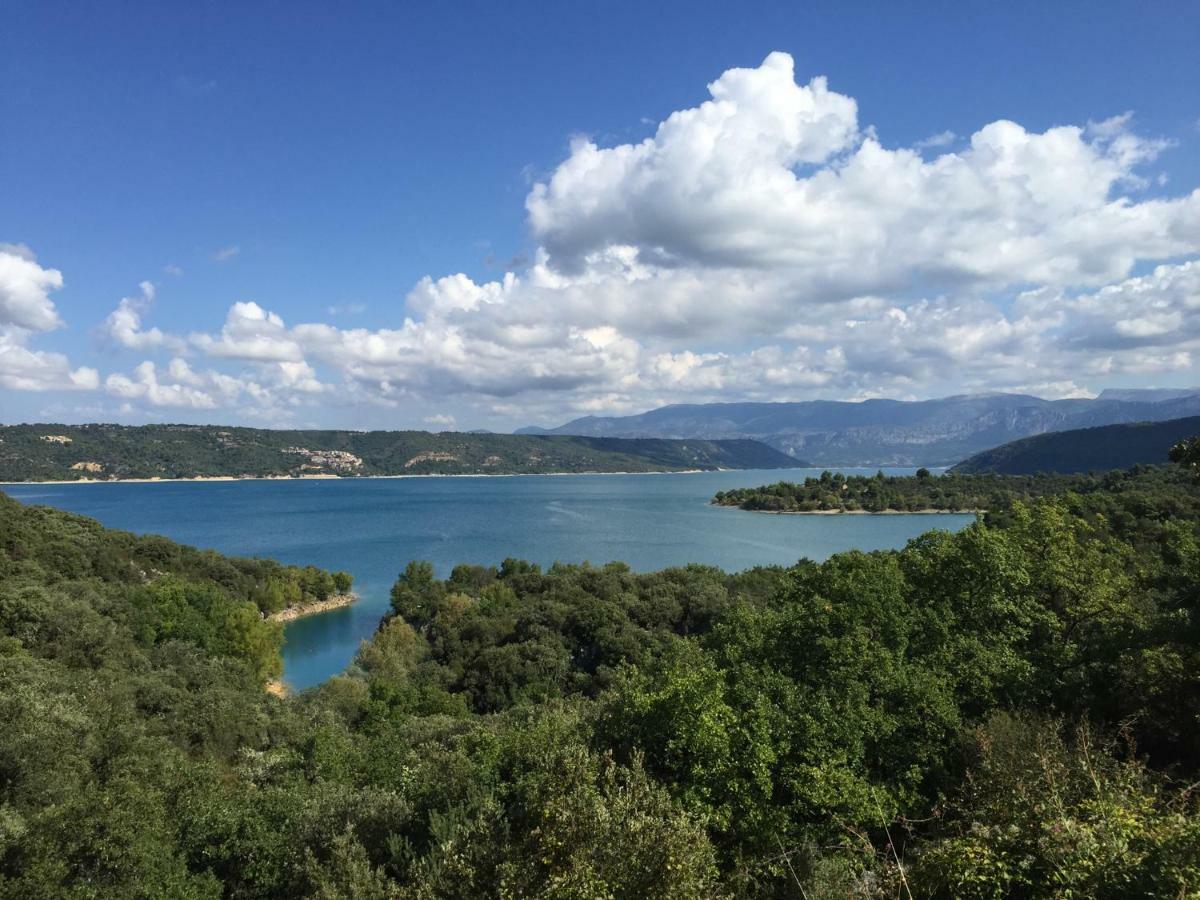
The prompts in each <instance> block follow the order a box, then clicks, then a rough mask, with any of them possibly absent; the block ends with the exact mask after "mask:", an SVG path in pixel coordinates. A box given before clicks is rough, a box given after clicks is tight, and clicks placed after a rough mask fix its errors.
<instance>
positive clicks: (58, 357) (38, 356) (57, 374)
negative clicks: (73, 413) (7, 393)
mask: <svg viewBox="0 0 1200 900" xmlns="http://www.w3.org/2000/svg"><path fill="white" fill-rule="evenodd" d="M27 338H28V332H25V331H23V330H22V329H18V328H6V327H2V326H0V387H3V388H7V389H9V390H14V391H90V390H95V389H96V388H97V387H99V385H100V375H99V373H98V372H97V371H96V370H95V369H92V368H89V367H87V366H81V367H79V368H75V369H72V368H71V364H70V362H69V361H68V360H67V357H66V356H64V355H63V354H61V353H51V352H48V351H42V350H31V349H29V347H28V346H26V343H27Z"/></svg>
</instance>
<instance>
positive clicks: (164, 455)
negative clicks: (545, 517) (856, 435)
mask: <svg viewBox="0 0 1200 900" xmlns="http://www.w3.org/2000/svg"><path fill="white" fill-rule="evenodd" d="M800 465H803V463H801V462H799V461H798V460H795V459H793V458H792V457H790V456H787V455H786V454H784V453H781V452H780V451H778V450H774V449H772V448H771V447H768V446H766V445H765V444H761V443H759V442H757V441H753V440H722V441H708V440H686V441H683V440H661V439H640V440H626V439H617V438H595V437H562V436H525V435H506V434H463V433H459V432H441V433H432V432H427V431H276V430H268V429H260V428H232V427H221V426H213V425H142V426H122V425H6V426H0V482H2V481H60V480H78V479H85V478H86V479H102V480H110V479H123V478H196V477H222V476H225V477H287V476H301V475H306V476H314V475H338V476H363V475H433V474H437V475H469V474H493V475H499V474H538V473H547V472H666V471H681V470H687V469H772V468H785V467H789V466H800Z"/></svg>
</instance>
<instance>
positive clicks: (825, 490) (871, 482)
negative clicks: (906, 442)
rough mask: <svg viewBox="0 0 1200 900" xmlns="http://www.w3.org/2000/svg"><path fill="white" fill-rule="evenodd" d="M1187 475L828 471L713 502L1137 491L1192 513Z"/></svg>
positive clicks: (775, 505)
mask: <svg viewBox="0 0 1200 900" xmlns="http://www.w3.org/2000/svg"><path fill="white" fill-rule="evenodd" d="M1185 480H1186V476H1185V474H1184V473H1182V472H1180V471H1179V470H1178V469H1176V468H1171V467H1167V466H1159V467H1151V466H1140V467H1135V468H1132V469H1129V470H1127V471H1117V472H1103V473H1099V474H1086V475H1056V474H1045V473H1042V474H1037V475H959V474H955V473H953V472H951V473H947V474H946V475H942V476H937V477H935V476H933V475H931V474H930V473H929V471H928V470H927V469H920V470H918V471H917V474H916V476H915V477H908V476H895V475H892V476H888V475H884V474H883V473H882V472H878V473H876V474H875V475H873V476H867V475H843V474H841V473H840V472H822V473H821V475H820V477H817V478H806V479H804V481H803V482H800V483H796V482H791V481H780V482H777V483H776V484H768V485H763V486H761V487H752V488H735V489H734V490H730V491H719V492H717V494H716V496H715V497H713V503H715V504H717V505H719V506H736V507H738V508H740V509H748V510H754V511H756V512H787V513H820V512H826V513H839V512H872V513H878V512H924V511H936V512H984V511H987V510H1002V509H1004V508H1006V507H1008V506H1009V505H1011V504H1012V503H1013V502H1014V501H1018V500H1021V501H1026V502H1028V501H1031V500H1035V499H1037V498H1039V497H1049V496H1063V495H1067V494H1080V495H1089V494H1094V493H1098V492H1099V493H1109V492H1114V491H1115V492H1118V493H1119V492H1123V491H1128V490H1132V491H1136V492H1138V493H1146V492H1151V493H1153V494H1163V495H1165V497H1164V499H1165V498H1166V497H1170V496H1175V497H1178V498H1179V500H1180V502H1184V503H1187V504H1188V509H1189V511H1190V512H1193V513H1200V509H1195V508H1194V507H1193V505H1192V504H1191V503H1190V495H1189V493H1188V491H1187V490H1186V488H1185V486H1184V482H1185Z"/></svg>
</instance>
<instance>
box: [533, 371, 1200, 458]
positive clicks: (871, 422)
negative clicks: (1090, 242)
mask: <svg viewBox="0 0 1200 900" xmlns="http://www.w3.org/2000/svg"><path fill="white" fill-rule="evenodd" d="M1114 393H1117V394H1119V397H1117V398H1107V399H1106V398H1105V397H1104V396H1103V395H1101V396H1100V397H1097V398H1096V399H1094V400H1093V399H1069V400H1043V399H1042V398H1040V397H1034V396H1031V395H1026V394H1000V393H997V394H966V395H959V396H954V397H943V398H940V399H936V400H919V401H906V400H865V401H862V402H858V403H852V402H845V401H833V400H808V401H801V402H796V403H706V404H678V405H673V406H664V407H660V408H659V409H653V410H650V411H648V412H645V413H641V414H640V415H634V416H617V417H604V416H586V417H584V418H581V419H576V420H574V421H572V422H568V423H566V424H565V425H561V426H559V427H557V428H551V429H544V428H523V429H520V431H519V432H518V433H520V434H557V435H567V434H570V435H584V436H607V437H661V438H677V439H693V438H704V439H709V440H716V439H727V438H751V439H754V440H759V441H762V442H764V443H766V444H769V445H771V446H772V447H774V448H776V449H777V450H780V451H782V452H784V453H787V454H790V455H792V456H795V457H797V458H801V457H802V458H804V459H806V460H809V461H810V462H811V463H812V464H813V465H816V466H837V465H843V466H886V465H894V466H904V465H925V466H941V465H953V464H954V463H957V462H959V461H960V460H963V459H965V458H967V457H969V456H972V455H974V454H976V453H979V452H981V451H983V450H987V449H990V448H992V447H997V446H999V445H1001V444H1006V443H1009V442H1011V441H1013V440H1017V439H1019V438H1023V437H1029V436H1032V435H1036V434H1043V433H1046V432H1052V431H1064V430H1067V429H1073V428H1086V427H1091V426H1098V425H1113V424H1120V423H1127V422H1145V421H1165V420H1167V419H1177V418H1182V417H1185V416H1191V415H1200V391H1190V392H1184V393H1183V394H1182V396H1178V395H1177V392H1175V391H1157V390H1146V391H1142V390H1122V391H1119V392H1114Z"/></svg>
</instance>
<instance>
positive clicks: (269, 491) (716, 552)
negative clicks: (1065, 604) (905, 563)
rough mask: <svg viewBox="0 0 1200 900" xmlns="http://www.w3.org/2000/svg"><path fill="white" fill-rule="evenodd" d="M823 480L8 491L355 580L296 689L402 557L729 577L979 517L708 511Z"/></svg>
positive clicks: (299, 654) (447, 565)
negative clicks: (763, 487) (617, 564)
mask: <svg viewBox="0 0 1200 900" xmlns="http://www.w3.org/2000/svg"><path fill="white" fill-rule="evenodd" d="M821 471H822V470H820V469H784V470H780V469H770V470H739V471H726V472H698V473H686V474H682V473H681V474H670V475H530V476H517V477H464V478H441V477H424V478H420V477H417V478H364V479H339V480H312V481H301V480H293V481H223V482H163V483H158V484H134V483H128V484H121V483H115V484H113V483H107V484H106V483H96V484H22V485H5V486H4V487H3V488H2V490H4V491H5V492H6V493H8V494H9V495H11V496H12V497H14V498H16V499H18V500H20V501H22V502H24V503H41V504H46V505H49V506H55V507H59V508H61V509H66V510H70V511H72V512H77V513H82V514H83V515H87V516H92V517H94V518H96V519H98V520H100V521H101V522H102V523H103V524H105V525H108V526H110V527H114V528H123V529H126V530H128V531H136V532H139V533H151V534H162V535H166V536H167V537H170V538H172V539H174V540H177V541H181V542H183V543H186V544H192V545H194V546H197V547H206V548H212V549H214V550H218V551H220V552H222V553H228V554H235V555H239V556H267V557H271V558H274V559H277V560H279V561H280V562H285V563H295V564H299V565H307V564H310V563H311V564H313V565H317V566H322V567H326V568H330V569H345V570H346V571H348V572H350V573H351V574H352V575H354V580H355V591H356V592H357V593H358V594H359V595H360V598H361V599H360V600H359V601H358V603H356V604H355V605H354V606H352V607H348V608H345V609H339V610H336V611H333V612H329V613H324V614H322V615H318V616H312V617H309V618H305V619H299V620H296V621H294V622H291V623H289V624H288V625H287V626H286V628H285V632H284V634H285V645H284V650H283V657H284V679H285V681H287V682H288V684H289V685H291V686H292V687H293V688H295V689H297V690H303V689H304V688H307V687H311V686H313V685H316V684H319V683H320V682H322V681H324V680H325V679H327V678H329V677H330V676H332V675H334V674H336V673H338V672H340V671H342V670H343V669H344V668H345V667H346V666H347V665H348V664H349V663H350V662H351V660H352V659H353V657H354V653H355V651H356V650H357V649H358V644H359V642H360V641H361V640H363V639H364V638H366V637H368V636H370V635H371V633H372V632H374V630H375V628H376V626H377V625H378V624H379V619H380V617H381V616H382V615H383V614H384V612H385V611H386V610H387V608H388V592H389V590H390V588H391V585H392V583H393V581H395V578H396V575H397V574H398V573H399V572H400V571H401V570H402V569H403V568H404V566H405V565H406V564H407V563H408V562H409V560H412V559H426V560H429V561H431V562H432V563H433V564H434V567H435V568H436V570H437V573H438V575H439V577H445V576H446V575H448V574H449V572H450V570H451V569H452V568H453V567H454V566H455V565H457V564H458V563H460V562H466V563H480V564H487V565H496V564H498V563H500V562H501V560H503V559H504V558H505V557H509V556H513V557H518V558H522V559H527V560H531V561H533V562H537V563H541V564H542V565H543V566H548V565H550V564H552V563H554V562H556V561H560V562H583V561H590V562H593V563H597V564H600V563H605V562H608V561H610V560H622V561H624V562H626V563H628V564H629V565H630V566H632V567H633V569H634V570H635V571H639V572H646V571H653V570H655V569H661V568H665V567H667V566H678V565H685V564H687V563H691V562H697V563H705V564H708V565H715V566H720V567H721V568H723V569H725V570H727V571H737V570H740V569H745V568H749V567H751V566H756V565H772V564H782V565H790V564H792V563H794V562H796V561H797V560H798V559H801V558H803V557H808V558H810V559H816V560H821V559H825V558H827V557H828V556H830V555H831V554H833V553H837V552H839V551H842V550H850V549H861V550H878V549H887V548H895V547H902V546H904V544H905V543H906V542H907V541H908V540H910V539H911V538H913V537H916V536H917V535H919V534H921V533H923V532H925V531H928V530H930V529H933V528H942V529H950V530H958V529H959V528H962V527H964V526H965V525H967V524H968V523H970V522H971V521H973V519H974V517H973V516H969V515H938V516H929V515H889V516H773V515H763V514H761V513H752V512H744V511H742V510H737V509H728V508H721V507H715V506H711V505H709V500H710V499H711V498H712V496H713V494H715V493H716V492H717V491H721V490H730V489H731V488H736V487H752V486H754V485H760V484H766V483H769V482H774V481H781V480H787V481H795V480H799V479H803V478H805V477H807V476H810V475H819V474H820V473H821ZM840 471H842V472H844V473H846V474H848V475H849V474H874V472H875V469H874V468H871V469H842V470H840ZM912 471H913V470H912V469H884V472H885V473H887V474H911V473H912Z"/></svg>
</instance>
